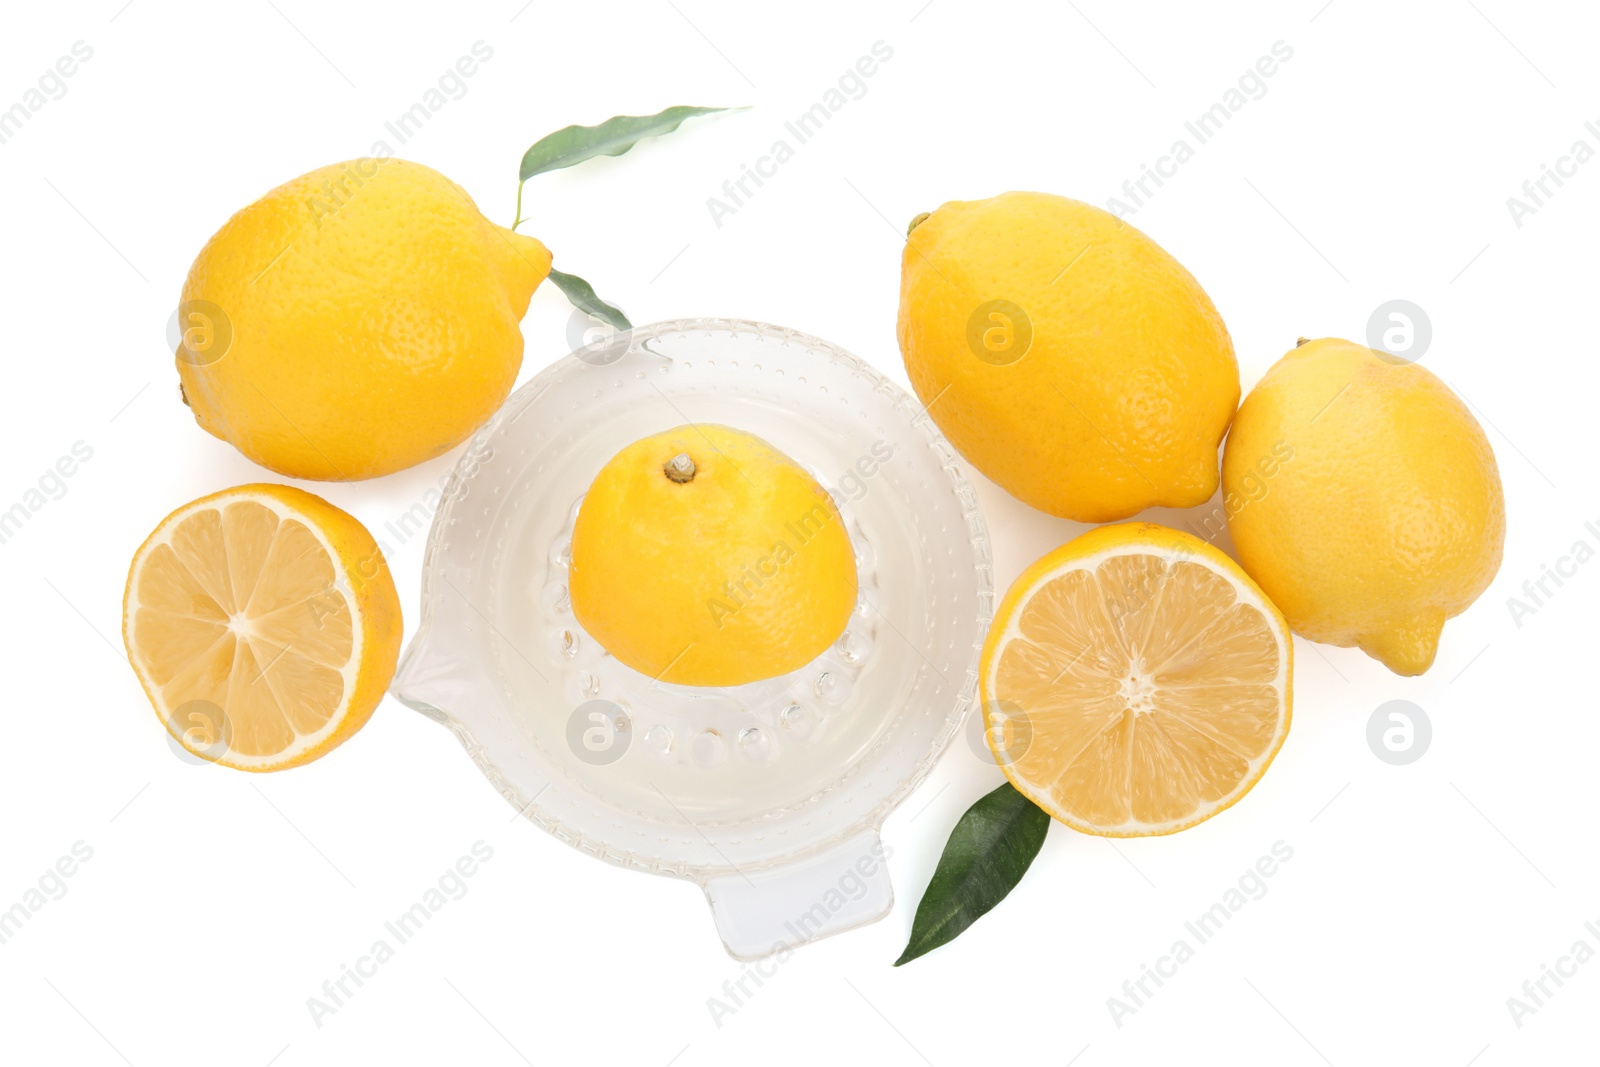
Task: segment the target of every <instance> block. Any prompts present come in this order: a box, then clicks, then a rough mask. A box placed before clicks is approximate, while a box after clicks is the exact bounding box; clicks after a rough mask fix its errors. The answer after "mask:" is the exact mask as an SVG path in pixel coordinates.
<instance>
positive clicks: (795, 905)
mask: <svg viewBox="0 0 1600 1067" xmlns="http://www.w3.org/2000/svg"><path fill="white" fill-rule="evenodd" d="M888 858H889V853H888V849H886V848H885V847H884V844H883V841H882V839H881V838H879V836H878V831H877V830H875V829H869V830H863V831H861V832H860V833H857V834H855V835H853V836H851V837H848V838H846V839H845V840H843V841H841V842H839V843H838V844H836V845H833V846H832V847H830V848H827V849H825V850H823V851H822V852H819V853H817V854H816V855H813V856H808V857H806V858H805V859H802V860H798V861H796V862H794V863H789V864H784V865H781V866H778V867H770V868H766V869H764V870H751V871H745V872H740V871H734V872H733V873H731V874H722V875H717V876H716V877H713V878H711V879H708V880H707V881H706V883H705V891H706V899H707V900H709V901H710V902H711V914H712V917H713V918H714V919H715V920H716V924H717V933H718V934H720V935H721V937H722V943H723V945H724V946H725V947H726V948H727V950H728V954H729V955H730V956H732V957H733V958H734V959H737V960H756V959H761V958H762V957H765V956H770V955H773V954H774V953H777V954H780V955H781V954H783V953H786V952H792V951H793V950H794V949H795V948H796V947H797V946H799V945H803V944H805V943H807V942H810V941H817V940H820V939H821V938H824V937H829V936H831V935H833V934H838V933H843V932H844V931H846V930H853V929H855V928H856V927H858V926H865V925H866V924H868V923H873V922H877V921H878V920H879V919H881V918H883V917H884V916H885V915H887V914H889V909H890V908H891V907H893V906H894V888H893V887H892V886H891V885H890V884H889V866H888V862H887V861H888Z"/></svg>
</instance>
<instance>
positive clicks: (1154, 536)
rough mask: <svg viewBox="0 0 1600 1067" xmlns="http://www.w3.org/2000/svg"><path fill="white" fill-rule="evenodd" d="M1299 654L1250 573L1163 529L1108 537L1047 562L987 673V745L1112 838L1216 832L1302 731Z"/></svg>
mask: <svg viewBox="0 0 1600 1067" xmlns="http://www.w3.org/2000/svg"><path fill="white" fill-rule="evenodd" d="M1292 670H1293V645H1292V644H1291V642H1290V638H1289V626H1288V624H1287V623H1286V622H1285V621H1284V618H1283V616H1282V615H1281V614H1280V613H1279V612H1278V609H1277V608H1276V607H1274V606H1273V605H1272V602H1271V601H1270V600H1268V599H1267V597H1266V595H1265V594H1264V593H1262V592H1261V590H1260V589H1258V588H1257V587H1256V584H1255V583H1254V582H1252V581H1251V580H1250V578H1249V576H1247V575H1246V574H1245V573H1244V571H1243V570H1242V569H1241V568H1240V567H1239V565H1238V564H1237V563H1235V562H1234V561H1233V560H1231V559H1229V558H1228V557H1227V556H1226V555H1224V554H1223V553H1222V552H1221V551H1219V550H1218V549H1216V548H1215V547H1213V546H1212V545H1209V544H1207V543H1206V542H1204V541H1201V540H1200V539H1199V538H1196V537H1191V536H1190V535H1189V534H1186V533H1181V532H1179V531H1177V530H1172V529H1168V528H1167V527H1164V526H1155V525H1152V524H1150V523H1123V524H1120V525H1116V526H1103V527H1100V528H1099V529H1096V530H1091V531H1090V532H1089V533H1086V534H1084V535H1083V536H1081V537H1079V538H1076V539H1075V540H1073V541H1070V542H1068V543H1067V544H1065V545H1062V546H1061V547H1060V548H1058V549H1056V550H1055V551H1054V552H1051V553H1049V554H1047V555H1045V556H1044V557H1043V558H1041V559H1040V560H1038V562H1036V563H1034V564H1033V565H1032V566H1031V567H1029V568H1028V569H1027V570H1026V571H1024V572H1023V573H1022V575H1021V576H1020V577H1019V578H1018V579H1017V580H1016V582H1015V583H1014V584H1013V585H1012V586H1011V589H1010V591H1009V592H1007V593H1006V596H1005V599H1004V600H1002V601H1001V603H1000V608H999V610H998V611H997V612H996V613H995V619H994V624H993V626H992V627H991V629H990V631H989V638H988V640H987V641H986V642H985V644H984V648H983V657H982V660H981V664H980V674H979V681H978V685H979V694H980V697H981V699H982V702H983V711H984V724H985V727H986V729H987V732H988V739H989V746H990V748H991V749H992V750H993V751H994V754H995V758H996V759H997V760H998V761H999V763H1000V765H1001V768H1002V769H1003V770H1004V771H1005V774H1006V777H1008V778H1010V779H1011V783H1012V784H1013V785H1014V786H1016V787H1017V789H1018V790H1019V791H1020V792H1021V793H1023V794H1024V795H1025V796H1027V797H1028V798H1029V799H1030V800H1032V801H1033V802H1034V803H1035V804H1038V805H1039V806H1040V807H1041V808H1043V809H1044V810H1045V811H1047V812H1049V813H1050V814H1051V815H1052V816H1053V817H1055V818H1056V819H1058V820H1060V821H1061V822H1063V823H1066V824H1067V825H1068V826H1070V827H1072V828H1073V829H1076V830H1082V831H1083V832H1084V833H1089V834H1099V835H1102V836H1107V837H1139V836H1145V835H1151V834H1170V833H1174V832H1176V831H1178V830H1183V829H1187V828H1188V827H1190V826H1193V825H1195V824H1196V823H1199V822H1203V821H1204V820H1206V819H1209V818H1210V817H1211V816H1213V815H1215V814H1216V813H1217V812H1219V811H1222V810H1223V809H1224V808H1227V807H1229V806H1230V805H1232V804H1233V803H1234V802H1235V801H1237V800H1238V799H1239V798H1240V797H1242V796H1244V795H1245V794H1246V793H1247V792H1249V791H1250V789H1251V788H1252V787H1253V786H1254V785H1255V784H1256V782H1257V781H1259V780H1260V779H1261V776H1262V774H1264V773H1265V772H1266V769H1267V765H1268V764H1270V763H1271V762H1272V758H1273V757H1274V756H1275V755H1277V753H1278V749H1279V748H1281V747H1282V746H1283V739H1284V737H1285V736H1286V735H1287V734H1288V732H1289V709H1290V703H1291V693H1290V677H1291V673H1292Z"/></svg>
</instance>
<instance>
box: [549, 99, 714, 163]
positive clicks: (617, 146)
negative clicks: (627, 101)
mask: <svg viewBox="0 0 1600 1067" xmlns="http://www.w3.org/2000/svg"><path fill="white" fill-rule="evenodd" d="M727 110H729V109H728V108H725V107H681V106H680V107H669V108H667V109H666V110H665V111H663V112H661V113H660V114H658V115H617V116H615V117H614V118H609V119H606V120H605V121H604V122H602V123H601V124H600V125H598V126H568V127H566V128H565V129H561V130H557V131H556V132H555V133H552V134H550V135H549V136H548V137H541V138H540V139H539V140H538V141H536V142H534V145H533V147H532V148H529V149H528V150H527V151H526V152H525V153H523V156H522V168H521V170H520V171H519V173H518V179H519V180H520V181H527V180H528V179H529V178H531V177H533V176H534V175H535V174H543V173H544V172H545V171H549V170H560V169H561V168H562V167H570V166H572V165H573V164H575V163H582V162H583V161H584V160H586V159H593V158H594V157H595V156H620V155H622V153H624V152H626V151H627V150H628V149H630V148H632V147H633V146H634V145H636V144H638V143H639V142H640V141H642V140H644V139H645V138H647V137H660V136H661V135H662V134H664V133H671V132H672V131H673V130H675V129H677V128H678V126H679V125H681V124H682V123H683V121H684V120H685V119H691V118H695V117H696V116H699V115H710V114H712V113H714V112H718V111H727Z"/></svg>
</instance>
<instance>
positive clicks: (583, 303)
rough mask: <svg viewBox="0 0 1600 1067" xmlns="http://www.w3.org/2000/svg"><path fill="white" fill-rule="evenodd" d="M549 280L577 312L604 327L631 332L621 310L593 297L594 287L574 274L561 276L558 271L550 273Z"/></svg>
mask: <svg viewBox="0 0 1600 1067" xmlns="http://www.w3.org/2000/svg"><path fill="white" fill-rule="evenodd" d="M550 280H551V281H553V282H555V283H556V287H557V288H558V289H560V290H561V291H562V292H563V293H565V294H567V299H568V300H570V301H571V302H572V306H573V307H575V308H577V309H578V310H579V311H584V312H587V313H588V314H590V315H593V316H594V317H595V318H597V319H599V320H600V321H602V322H604V323H605V324H606V325H608V326H610V327H612V328H614V329H618V330H631V329H633V323H631V322H629V321H628V316H626V315H624V314H623V313H622V309H621V308H616V307H613V306H611V305H610V304H608V303H606V302H605V301H604V300H601V299H600V298H599V297H598V296H595V295H594V286H592V285H590V284H589V283H588V282H586V281H584V280H583V279H582V278H580V277H578V276H577V275H576V274H563V273H561V272H560V271H558V270H553V271H551V272H550Z"/></svg>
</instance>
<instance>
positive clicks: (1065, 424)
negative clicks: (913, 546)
mask: <svg viewBox="0 0 1600 1067" xmlns="http://www.w3.org/2000/svg"><path fill="white" fill-rule="evenodd" d="M899 336H900V353H901V355H902V356H903V357H904V359H905V365H906V373H907V375H909V376H910V378H911V384H912V386H913V387H914V388H915V389H916V392H917V396H918V397H920V398H921V400H922V402H923V404H924V405H925V406H926V407H927V409H928V414H930V415H931V416H932V417H933V421H934V422H935V423H937V424H938V426H939V428H940V429H941V430H943V431H944V433H945V436H946V437H948V438H949V439H950V442H951V443H952V444H953V445H954V446H955V447H956V449H957V450H959V451H960V452H961V454H962V455H963V456H965V457H966V458H967V460H968V461H970V462H971V463H972V465H973V466H975V467H977V468H978V470H980V471H982V472H983V473H984V474H985V475H987V476H988V477H989V478H990V479H991V480H993V481H994V482H996V483H997V484H998V485H1000V486H1001V488H1003V489H1005V490H1006V491H1007V492H1009V493H1011V494H1012V495H1013V496H1015V497H1017V498H1018V499H1019V500H1021V501H1023V502H1024V503H1026V504H1031V505H1032V506H1034V507H1036V508H1038V509H1039V510H1041V511H1046V512H1049V513H1050V514H1052V515H1060V516H1063V517H1065V518H1069V519H1077V520H1079V521H1082V522H1108V521H1111V520H1113V519H1122V518H1126V517H1127V516H1129V515H1133V514H1135V513H1136V512H1139V511H1143V510H1144V509H1145V508H1148V507H1155V506H1164V507H1192V506H1194V505H1196V504H1200V503H1203V502H1204V501H1206V500H1207V499H1209V498H1210V497H1211V494H1212V493H1214V492H1216V488H1217V447H1218V445H1219V444H1220V443H1221V441H1222V435H1223V434H1224V433H1225V432H1226V431H1227V429H1228V420H1229V419H1231V418H1232V417H1233V410H1234V408H1235V407H1236V406H1237V405H1238V403H1239V367H1238V363H1237V362H1236V361H1235V359H1234V355H1233V342H1232V340H1231V339H1230V338H1229V337H1228V330H1227V328H1226V327H1225V326H1223V324H1222V319H1221V317H1220V316H1219V315H1218V314H1217V310H1216V308H1215V307H1213V306H1212V304H1211V300H1210V299H1209V298H1208V297H1207V296H1206V294H1205V291H1204V290H1202V289H1201V288H1200V285H1199V283H1198V282H1196V281H1195V280H1194V278H1193V277H1192V276H1191V275H1190V274H1189V272H1188V271H1186V270H1184V269H1183V266H1182V265H1181V264H1179V263H1178V261H1177V260H1175V259H1173V258H1172V257H1171V256H1169V255H1168V254H1167V253H1166V252H1164V251H1163V250H1162V249H1161V247H1160V246H1159V245H1157V244H1156V243H1155V242H1154V241H1152V240H1150V238H1148V237H1146V236H1145V235H1144V234H1142V233H1140V232H1139V231H1138V230H1136V229H1134V228H1133V227H1132V226H1129V225H1128V224H1127V223H1125V222H1123V221H1122V220H1121V219H1118V218H1117V217H1115V216H1114V215H1111V214H1109V213H1107V212H1105V211H1101V210H1100V209H1099V208H1096V207H1091V206H1090V205H1088V204H1083V203H1079V202H1078V201H1076V200H1068V199H1066V198H1065V197H1060V196H1052V195H1050V194H1048V193H1016V192H1013V193H1004V194H1002V195H1000V196H997V197H994V198H992V199H989V200H975V201H953V202H951V203H948V204H945V205H944V206H943V207H941V208H939V210H937V211H935V212H933V213H932V214H930V215H928V216H926V217H925V218H922V219H921V220H920V221H918V222H916V223H915V224H913V228H912V230H911V234H910V236H909V237H908V239H907V241H906V248H905V254H904V256H903V257H902V265H901V275H900V321H899Z"/></svg>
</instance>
